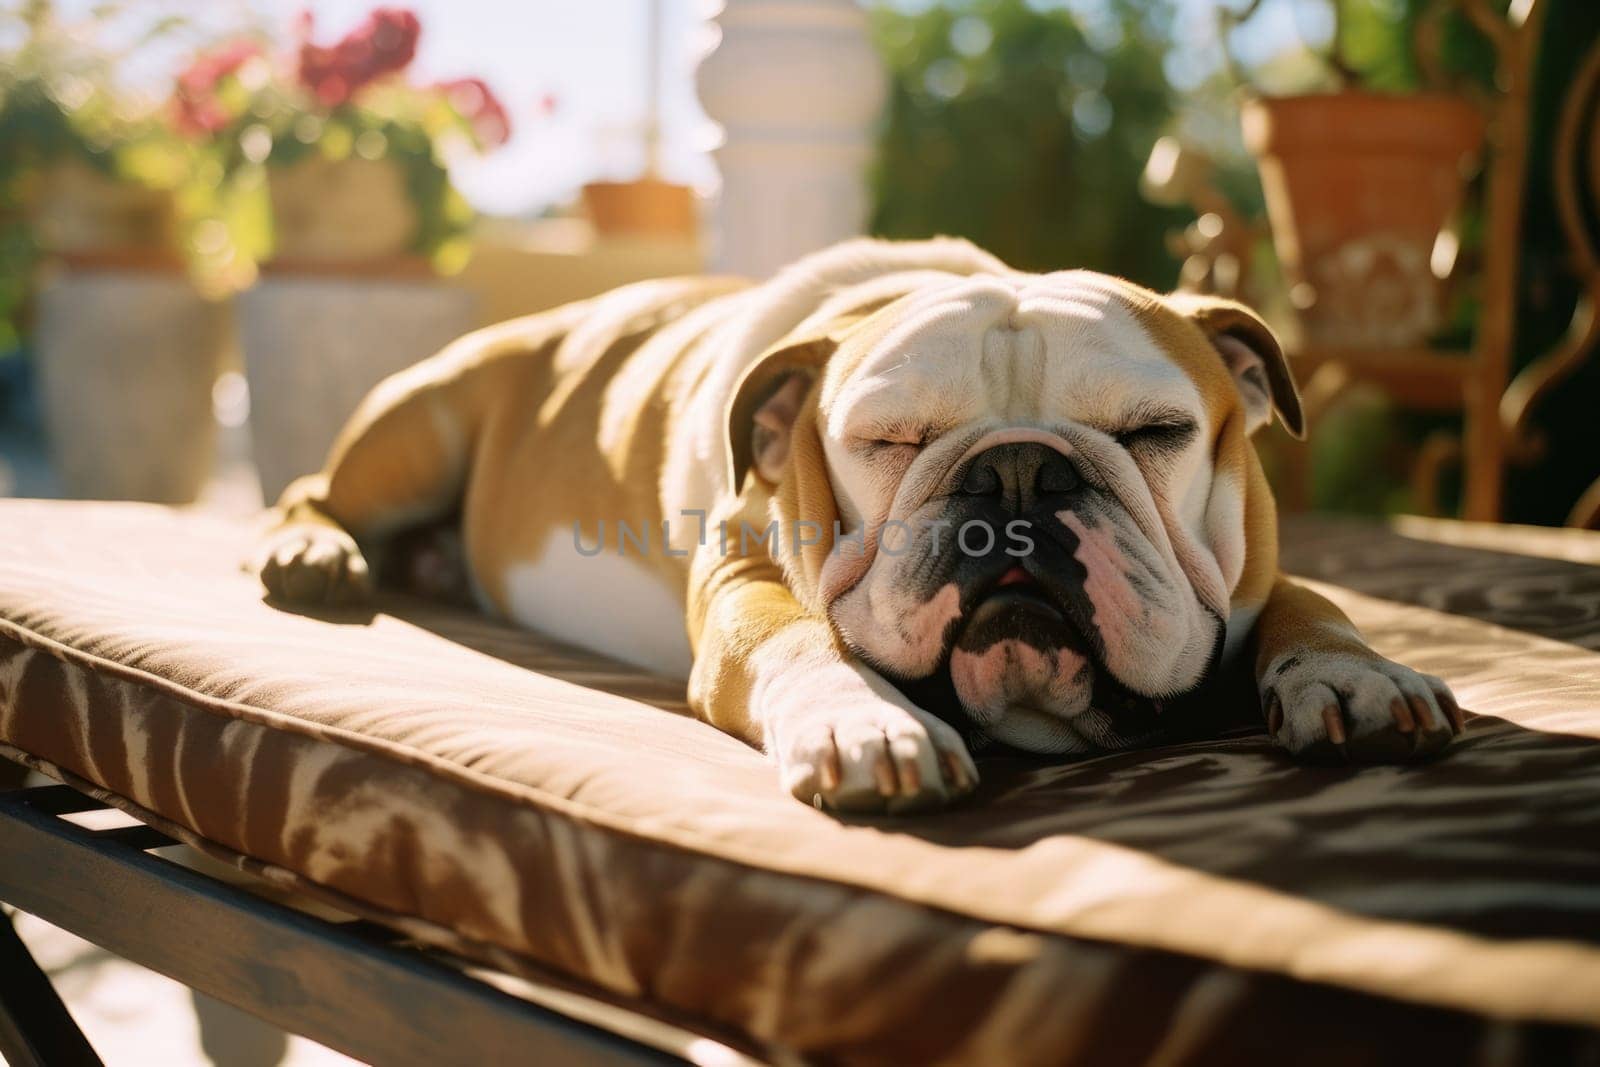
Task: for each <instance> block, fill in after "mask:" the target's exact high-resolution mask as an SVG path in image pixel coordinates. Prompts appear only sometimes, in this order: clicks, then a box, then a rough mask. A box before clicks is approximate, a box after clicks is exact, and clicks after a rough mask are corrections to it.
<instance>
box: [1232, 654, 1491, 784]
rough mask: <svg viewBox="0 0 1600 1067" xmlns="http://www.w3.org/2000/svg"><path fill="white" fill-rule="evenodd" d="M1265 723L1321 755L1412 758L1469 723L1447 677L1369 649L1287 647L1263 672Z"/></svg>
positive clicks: (1285, 740)
mask: <svg viewBox="0 0 1600 1067" xmlns="http://www.w3.org/2000/svg"><path fill="white" fill-rule="evenodd" d="M1261 702H1262V706H1263V708H1264V709H1265V710H1266V715H1267V730H1268V732H1269V733H1271V734H1272V735H1273V737H1275V738H1276V739H1277V741H1278V743H1279V744H1280V745H1282V746H1283V747H1284V748H1287V749H1288V750H1289V751H1290V752H1292V753H1294V754H1295V755H1296V756H1298V757H1300V758H1302V759H1305V760H1308V761H1315V762H1341V761H1348V762H1352V763H1406V762H1410V761H1412V760H1418V759H1423V758H1425V757H1428V756H1431V755H1433V754H1435V753H1437V752H1439V751H1440V750H1441V749H1443V748H1444V747H1445V745H1447V744H1449V743H1450V740H1451V739H1452V738H1453V737H1455V735H1456V734H1458V733H1460V732H1461V731H1462V729H1463V728H1464V727H1465V720H1464V718H1463V716H1462V714H1461V709H1460V708H1459V707H1458V706H1457V705H1456V701H1455V697H1453V696H1452V695H1451V694H1450V689H1449V687H1448V686H1446V685H1445V684H1444V683H1443V682H1442V681H1440V680H1439V679H1437V678H1435V677H1433V676H1432V675H1431V674H1420V673H1418V672H1417V671H1414V670H1412V669H1411V668H1410V667H1403V666H1401V665H1400V664H1398V663H1395V662H1393V661H1391V660H1387V659H1384V658H1383V657H1382V656H1380V655H1378V654H1377V653H1376V652H1373V651H1371V650H1369V649H1362V650H1360V651H1337V652H1326V651H1314V650H1310V649H1305V650H1301V651H1297V652H1290V653H1286V654H1285V655H1282V656H1280V657H1278V659H1276V660H1274V661H1273V662H1272V663H1271V664H1269V665H1268V667H1267V671H1266V674H1265V675H1264V676H1263V677H1262V679H1261Z"/></svg>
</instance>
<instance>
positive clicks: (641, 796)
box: [0, 501, 1600, 1064]
mask: <svg viewBox="0 0 1600 1067" xmlns="http://www.w3.org/2000/svg"><path fill="white" fill-rule="evenodd" d="M0 530H4V531H6V536H5V538H4V539H3V540H0V743H3V744H4V745H5V746H6V748H5V749H4V751H6V752H9V753H11V754H13V755H20V756H24V757H25V758H26V760H27V761H28V762H31V763H32V764H33V765H35V766H40V767H44V768H47V769H50V770H52V771H53V772H54V773H56V774H57V775H59V776H62V777H65V778H66V779H67V780H68V781H71V782H74V783H83V784H87V785H89V786H92V787H97V788H98V789H100V790H102V791H104V792H105V793H106V794H107V795H109V796H112V797H114V798H116V799H117V800H118V802H119V803H121V804H123V805H124V806H125V807H127V808H128V809H129V810H132V811H134V812H135V813H137V814H140V815H141V816H142V817H145V818H147V819H149V820H151V821H154V822H156V823H157V824H158V825H162V826H163V827H169V826H170V827H172V828H175V829H176V830H179V831H181V832H183V833H185V834H187V835H189V836H190V837H191V838H192V839H193V840H195V841H197V842H199V843H201V844H203V845H204V846H205V847H207V848H208V849H209V850H211V851H213V852H215V853H216V854H220V855H224V856H228V857H232V858H234V859H235V860H236V862H239V863H241V864H243V865H248V866H249V867H250V869H253V870H256V871H259V872H261V873H263V874H265V875H266V876H268V877H270V878H273V879H275V880H277V881H279V882H281V883H284V884H288V885H292V886H296V887H299V888H303V889H305V890H308V891H311V892H313V893H320V894H322V895H324V896H325V897H327V898H328V899H331V900H335V901H337V902H339V903H341V905H342V906H346V907H348V908H350V909H351V910H355V911H357V912H359V913H361V914H365V915H369V916H372V917H376V918H379V919H381V920H384V921H387V922H391V923H393V924H395V925H399V926H402V927H403V928H404V929H406V930H407V932H408V933H410V934H412V935H413V936H416V937H421V938H424V939H426V940H430V941H432V942H433V943H436V944H441V945H445V946H447V947H449V948H451V949H453V950H455V951H458V952H462V953H465V954H468V955H472V956H476V957H478V958H483V959H487V960H489V961H491V962H494V963H495V964H497V965H499V966H502V967H513V968H514V967H517V966H519V965H520V964H523V963H525V964H526V965H527V966H529V967H538V968H542V969H545V970H546V971H553V972H557V973H559V974H561V975H564V976H566V977H568V978H570V979H572V980H575V981H578V982H581V983H583V984H585V986H586V987H589V988H593V989H597V990H601V991H605V992H606V993H608V994H610V995H611V996H613V997H617V998H622V999H625V1000H626V1001H627V1002H628V1003H630V1004H632V1005H636V1006H638V1007H640V1008H641V1009H643V1010H647V1011H651V1012H657V1013H660V1014H663V1015H667V1016H670V1017H672V1018H674V1019H678V1020H685V1019H686V1020H691V1021H692V1022H693V1023H694V1024H695V1025H696V1026H697V1027H699V1028H701V1029H702V1030H704V1031H705V1032H708V1033H713V1034H718V1035H734V1036H736V1037H737V1038H739V1039H741V1040H743V1041H744V1042H745V1043H747V1044H752V1045H755V1046H757V1047H760V1048H762V1049H764V1050H765V1051H767V1052H768V1053H769V1054H771V1055H773V1056H780V1055H785V1054H799V1055H803V1056H806V1057H816V1058H822V1059H829V1060H836V1061H839V1062H873V1061H883V1060H887V1059H893V1060H897V1061H902V1062H933V1061H942V1062H970V1063H996V1062H1007V1063H1015V1064H1022V1063H1058V1062H1062V1061H1064V1060H1067V1059H1073V1060H1074V1061H1081V1062H1129V1061H1133V1062H1141V1061H1159V1062H1161V1063H1170V1064H1187V1063H1200V1062H1215V1063H1241V1062H1282V1056H1283V1050H1285V1049H1288V1048H1295V1049H1296V1050H1297V1052H1296V1055H1295V1060H1296V1062H1301V1063H1318V1062H1326V1063H1330V1064H1331V1063H1348V1062H1354V1061H1360V1062H1364V1063H1369V1062H1370V1063H1378V1062H1396V1063H1399V1062H1402V1061H1406V1060H1413V1059H1415V1058H1416V1057H1417V1056H1418V1055H1421V1054H1426V1056H1427V1062H1467V1061H1472V1062H1479V1061H1484V1062H1487V1061H1488V1059H1493V1061H1494V1062H1496V1063H1500V1062H1505V1063H1519V1062H1528V1063H1533V1062H1538V1063H1541V1064H1545V1063H1556V1062H1567V1061H1573V1062H1577V1061H1580V1060H1583V1059H1584V1057H1586V1056H1587V1057H1590V1059H1588V1060H1587V1062H1593V1057H1595V1056H1596V1055H1600V848H1597V847H1596V846H1597V844H1600V747H1597V746H1600V578H1597V575H1600V571H1597V569H1596V568H1595V567H1594V566H1592V565H1590V564H1591V563H1592V562H1593V561H1595V560H1600V539H1596V538H1565V539H1561V538H1556V539H1554V540H1552V539H1551V538H1550V537H1548V536H1547V537H1543V538H1541V537H1540V536H1539V535H1536V534H1532V533H1524V534H1519V532H1518V531H1515V530H1511V531H1486V530H1484V529H1482V528H1474V527H1461V526H1455V525H1450V524H1412V525H1411V526H1409V527H1402V528H1400V529H1398V530H1386V529H1384V528H1380V527H1376V526H1369V525H1361V524H1332V525H1329V524H1313V525H1305V526H1297V527H1291V528H1290V529H1289V530H1288V531H1287V532H1286V535H1285V542H1286V547H1287V558H1288V562H1289V564H1290V566H1291V567H1292V568H1293V569H1298V570H1302V571H1305V572H1307V573H1309V574H1312V575H1314V576H1317V577H1320V578H1322V579H1326V580H1332V581H1336V582H1339V583H1341V584H1342V585H1344V586H1351V587H1353V588H1342V587H1340V586H1334V585H1327V586H1323V587H1322V588H1324V591H1325V592H1328V593H1329V595H1331V596H1333V597H1334V598H1335V599H1336V600H1337V601H1338V602H1339V603H1340V604H1341V605H1342V606H1343V607H1345V609H1346V610H1347V611H1349V612H1350V613H1351V614H1352V616H1353V617H1354V618H1355V619H1356V621H1357V622H1358V623H1359V624H1360V625H1361V626H1362V627H1363V628H1364V629H1365V630H1366V632H1367V633H1368V634H1369V636H1370V637H1371V638H1372V639H1373V641H1374V642H1375V644H1376V645H1377V647H1378V648H1380V649H1381V650H1382V651H1384V652H1386V653H1387V654H1390V655H1393V656H1396V657H1398V658H1401V659H1403V660H1404V661H1406V662H1408V663H1410V664H1412V665H1414V666H1416V667H1418V668H1419V669H1422V670H1426V671H1431V672H1433V673H1437V674H1440V675H1442V676H1444V677H1445V678H1447V679H1448V680H1449V681H1450V682H1452V683H1453V684H1454V686H1455V687H1456V691H1457V693H1458V695H1459V696H1460V698H1461V700H1462V703H1463V704H1464V705H1465V706H1466V707H1467V708H1469V709H1471V710H1472V711H1474V712H1475V713H1476V717H1475V718H1474V719H1473V720H1472V722H1471V723H1470V727H1469V730H1468V732H1467V736H1466V738H1465V739H1464V740H1463V741H1462V742H1461V743H1459V744H1458V745H1457V746H1456V747H1455V748H1454V749H1453V750H1452V752H1451V754H1450V755H1449V756H1448V757H1447V758H1445V759H1443V760H1441V761H1439V762H1435V763H1432V764H1429V765H1425V766H1420V767H1408V768H1387V767H1386V768H1372V769H1350V768H1305V767H1300V766H1297V765H1295V764H1293V763H1292V762H1290V761H1289V760H1288V759H1287V758H1286V757H1285V756H1284V755H1282V754H1281V753H1280V752H1279V751H1278V750H1277V749H1276V748H1274V746H1273V745H1272V744H1271V743H1270V741H1269V740H1268V739H1266V738H1265V737H1264V736H1262V735H1261V734H1260V733H1259V732H1255V733H1250V734H1245V735H1242V736H1233V737H1227V738H1224V739H1222V740H1213V741H1206V742H1191V743H1182V744H1172V745H1169V746H1166V747H1163V748H1159V749H1154V750H1147V751H1140V752H1130V753H1119V754H1112V755H1106V756H1102V757H1098V758H1093V759H1084V760H1079V761H1077V762H1069V763H1051V762H1047V761H1038V760H1026V759H1021V758H1018V757H995V758H992V759H988V760H984V761H982V762H980V770H981V773H982V775H983V785H982V787H981V788H980V790H979V793H978V795H977V796H976V797H975V798H974V800H973V801H972V802H971V803H969V804H966V805H964V806H962V807H960V808H958V809H955V810H952V811H950V812H946V813H943V814H939V815H936V816H923V817H905V818H898V819H896V818H890V817H879V818H853V819H841V818H837V817H834V816H832V815H829V814H826V813H823V812H820V811H815V810H812V809H810V808H808V807H806V806H804V805H802V804H799V803H796V802H795V801H794V800H792V799H791V798H789V797H788V796H787V795H785V794H784V793H783V792H782V790H781V789H780V788H779V786H778V783H777V781H776V776H775V774H774V771H773V769H772V768H771V766H770V765H769V764H768V763H767V762H766V760H765V759H764V757H763V756H762V755H761V754H760V753H758V752H755V751H753V750H751V749H749V748H747V747H745V746H744V745H742V744H741V743H739V742H738V741H735V740H733V739H732V738H729V737H727V736H724V735H722V734H720V733H718V732H717V731H716V730H714V729H712V728H711V727H709V726H706V725H704V724H702V723H700V722H697V721H696V720H694V719H693V718H692V717H690V716H689V715H688V714H687V713H686V712H685V709H684V705H683V700H682V692H681V688H680V686H678V685H677V684H674V683H672V682H670V681H666V680H663V679H659V678H653V677H650V676H648V675H645V674H643V673H640V672H638V671H635V670H631V669H628V668H625V667H621V666H617V665H614V664H611V663H607V662H605V661H603V660H600V659H598V658H596V657H593V656H588V655H585V654H581V653H578V652H575V651H573V650H571V649H567V648H563V647H561V646H558V645H556V644H554V643H552V642H550V641H547V640H543V639H541V638H539V637H537V636H535V635H532V634H529V633H525V632H519V631H516V630H512V629H509V628H507V627H505V626H502V625H499V624H497V623H494V622H491V621H488V620H485V619H481V618H478V617H475V616H472V615H468V614H463V613H460V612H456V611H453V610H449V609H445V608H442V607H437V606H432V605H428V604H424V603H419V602H416V601H414V600H405V599H401V598H398V597H386V598H384V599H381V600H380V602H379V603H378V604H377V606H376V607H375V609H373V610H363V611H355V612H345V613H336V614H323V615H316V616H313V615H306V614H296V613H292V612H290V611H286V610H281V609H278V608H275V607H273V606H271V605H269V604H267V603H264V602H263V601H262V599H261V594H260V591H259V588H258V586H257V584H256V582H255V581H254V579H253V578H251V577H250V576H248V575H247V574H245V573H243V572H242V571H241V570H240V568H239V560H240V559H241V558H242V556H243V555H244V554H245V552H246V551H247V549H248V547H249V544H250V540H251V538H252V536H253V531H252V530H251V529H250V528H249V527H248V526H247V525H243V524H235V523H229V522H224V521H219V520H216V519H212V518H207V517H204V516H201V515H196V514H184V513H180V512H175V511H170V510H164V509H159V508H154V507H148V506H143V505H120V504H83V503H74V504H68V503H39V502H26V501H7V502H0ZM1451 541H1453V542H1455V543H1446V542H1451ZM1552 556H1559V557H1563V558H1552ZM1585 560H1588V561H1590V562H1589V563H1585V562H1584V561H1585ZM1357 589H1359V591H1356V590H1357ZM618 610H625V605H619V606H618ZM819 698H825V694H819Z"/></svg>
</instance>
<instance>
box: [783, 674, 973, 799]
mask: <svg viewBox="0 0 1600 1067" xmlns="http://www.w3.org/2000/svg"><path fill="white" fill-rule="evenodd" d="M774 735H775V736H774V737H773V739H772V748H773V751H774V755H776V757H777V760H778V768H779V771H780V773H781V774H782V777H783V784H784V786H785V787H786V788H787V789H788V790H789V792H791V793H793V794H794V795H795V797H797V798H798V799H800V800H803V801H805V802H806V803H808V804H813V805H815V806H816V807H819V808H829V809H831V810H834V811H859V812H873V811H889V812H900V811H915V810H919V809H926V808H934V807H939V806H941V805H944V804H948V803H950V802H951V801H953V800H955V799H956V798H958V797H961V796H964V795H966V794H967V793H970V792H972V790H973V789H975V788H976V787H977V785H978V769H977V768H976V767H975V766H973V763H972V756H971V755H970V754H968V752H967V746H966V745H965V744H964V743H963V742H962V740H961V735H960V734H958V733H956V731H955V730H954V729H952V728H951V727H950V726H949V725H948V724H947V723H945V722H944V721H942V720H941V719H938V718H936V717H934V716H932V715H929V714H927V713H926V712H923V711H921V710H918V709H907V708H902V707H900V706H898V705H896V704H892V703H890V702H888V701H887V700H864V701H861V702H860V703H854V704H847V705H844V706H839V707H830V708H817V709H809V710H807V711H804V712H791V713H789V714H786V715H784V716H783V717H782V719H781V720H780V722H779V723H778V724H777V728H776V729H775V730H774Z"/></svg>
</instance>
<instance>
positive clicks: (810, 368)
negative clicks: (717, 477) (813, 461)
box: [728, 335, 838, 493]
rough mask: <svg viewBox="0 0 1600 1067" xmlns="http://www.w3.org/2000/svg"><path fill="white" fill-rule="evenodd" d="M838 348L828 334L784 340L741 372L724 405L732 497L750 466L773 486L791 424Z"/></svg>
mask: <svg viewBox="0 0 1600 1067" xmlns="http://www.w3.org/2000/svg"><path fill="white" fill-rule="evenodd" d="M837 347H838V342H837V341H836V340H835V339H834V338H833V337H832V336H829V335H822V336H811V337H804V338H800V339H798V340H786V341H784V342H783V343H781V344H779V345H778V346H777V347H774V348H771V349H768V350H767V351H766V352H765V353H763V354H762V356H761V357H760V358H759V359H757V360H756V361H755V362H754V363H752V364H751V365H750V366H749V368H747V369H746V370H745V372H744V375H743V376H742V377H741V378H740V379H739V384H738V386H736V387H735V388H734V391H733V399H732V401H730V402H729V404H728V478H729V482H728V485H729V486H730V487H731V488H732V489H733V491H734V492H735V493H738V492H739V491H740V490H741V489H743V488H744V480H745V476H746V475H747V474H748V473H749V472H750V468H751V467H754V468H755V470H756V473H757V474H759V475H760V476H761V477H762V478H763V479H765V480H766V481H767V482H769V483H772V484H774V485H776V484H777V482H778V480H779V478H780V477H781V476H782V474H783V465H784V463H785V462H787V461H788V458H789V443H790V441H791V439H792V437H793V432H794V422H795V419H796V417H798V416H799V414H800V408H801V407H802V406H803V405H804V403H805V398H806V394H807V393H809V392H810V391H811V387H812V386H813V385H815V384H816V381H817V376H818V375H819V374H821V372H822V368H823V366H824V365H825V364H826V363H827V362H828V357H829V356H831V355H833V351H834V349H835V348H837Z"/></svg>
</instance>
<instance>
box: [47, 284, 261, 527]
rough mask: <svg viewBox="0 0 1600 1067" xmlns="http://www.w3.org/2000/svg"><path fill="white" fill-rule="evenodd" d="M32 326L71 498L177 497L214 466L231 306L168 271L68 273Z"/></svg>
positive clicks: (185, 499)
mask: <svg viewBox="0 0 1600 1067" xmlns="http://www.w3.org/2000/svg"><path fill="white" fill-rule="evenodd" d="M38 316H39V317H38V327H37V331H36V333H35V344H36V346H37V352H38V360H39V385H40V390H41V399H42V401H43V409H44V415H45V421H46V424H47V428H48V430H49V436H50V450H51V455H52V460H53V463H54V466H55V469H56V473H57V474H58V476H59V477H60V479H61V482H62V488H63V489H64V490H65V491H66V493H67V494H68V495H69V496H74V497H81V498H89V499H97V500H100V499H104V500H150V501H155V502H157V503H162V504H186V503H189V502H190V501H192V500H194V499H195V498H196V497H197V496H198V495H199V493H200V489H201V487H202V486H203V485H204V484H205V481H206V478H207V476H208V475H209V474H210V472H211V467H212V459H213V446H214V444H215V440H216V419H215V418H214V416H213V414H212V400H211V391H212V386H213V385H214V384H215V382H216V379H217V375H218V373H219V372H220V370H221V367H222V361H223V357H224V355H225V353H226V350H227V345H228V341H229V336H230V331H229V321H228V309H227V307H226V306H225V305H220V304H216V303H212V302H209V301H206V300H204V299H202V298H201V297H200V295H199V294H198V293H196V292H195V290H194V288H193V287H192V286H191V285H190V284H189V281H188V279H187V278H185V277H184V276H183V275H182V274H181V273H180V272H177V271H166V272H159V271H148V270H143V271H124V270H91V271H65V272H61V273H60V274H58V275H57V276H55V277H53V278H51V279H49V280H48V281H46V282H45V284H44V285H43V286H42V287H41V289H40V292H39V298H38Z"/></svg>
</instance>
